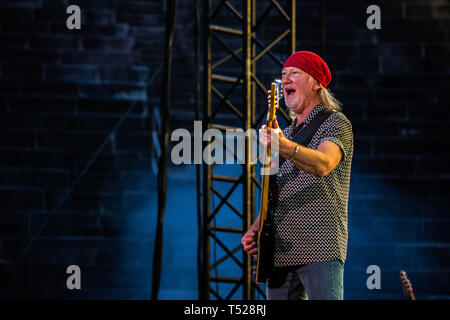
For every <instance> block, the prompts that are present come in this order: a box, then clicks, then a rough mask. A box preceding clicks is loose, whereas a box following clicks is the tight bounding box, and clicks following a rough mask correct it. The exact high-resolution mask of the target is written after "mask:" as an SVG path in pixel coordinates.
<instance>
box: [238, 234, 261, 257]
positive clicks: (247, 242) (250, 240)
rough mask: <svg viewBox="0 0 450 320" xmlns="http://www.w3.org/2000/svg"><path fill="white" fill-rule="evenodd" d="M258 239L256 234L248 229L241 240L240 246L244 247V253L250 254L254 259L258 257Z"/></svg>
mask: <svg viewBox="0 0 450 320" xmlns="http://www.w3.org/2000/svg"><path fill="white" fill-rule="evenodd" d="M257 239H258V232H256V231H254V230H253V229H251V228H250V229H249V230H248V231H247V232H246V233H245V234H244V236H243V237H242V239H241V242H242V246H243V247H244V251H245V252H247V253H248V254H251V255H252V256H254V257H257V256H258V253H257V249H258V248H257V247H256V241H257Z"/></svg>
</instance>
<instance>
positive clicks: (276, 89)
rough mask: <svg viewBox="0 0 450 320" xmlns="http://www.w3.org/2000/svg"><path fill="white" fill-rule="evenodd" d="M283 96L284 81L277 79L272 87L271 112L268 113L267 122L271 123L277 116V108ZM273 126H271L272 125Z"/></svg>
mask: <svg viewBox="0 0 450 320" xmlns="http://www.w3.org/2000/svg"><path fill="white" fill-rule="evenodd" d="M282 98H283V91H282V82H281V80H280V79H275V80H274V81H273V82H272V85H271V87H270V100H269V112H268V113H267V123H268V124H269V123H271V122H272V120H273V118H274V117H275V113H276V111H277V109H278V108H279V107H280V100H281V99H282ZM270 127H271V126H270Z"/></svg>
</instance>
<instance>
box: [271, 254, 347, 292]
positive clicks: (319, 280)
mask: <svg viewBox="0 0 450 320" xmlns="http://www.w3.org/2000/svg"><path fill="white" fill-rule="evenodd" d="M343 298H344V265H343V264H342V262H341V261H340V260H331V261H323V262H314V263H309V264H305V265H301V266H296V267H290V268H277V269H275V271H274V274H273V275H272V277H270V279H269V281H268V284H267V299H268V300H299V299H301V300H307V299H308V300H342V299H343Z"/></svg>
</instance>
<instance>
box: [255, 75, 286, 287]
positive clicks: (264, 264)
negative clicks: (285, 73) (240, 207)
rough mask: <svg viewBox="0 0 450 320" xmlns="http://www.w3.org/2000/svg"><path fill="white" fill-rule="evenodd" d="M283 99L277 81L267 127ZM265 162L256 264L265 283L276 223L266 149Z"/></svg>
mask: <svg viewBox="0 0 450 320" xmlns="http://www.w3.org/2000/svg"><path fill="white" fill-rule="evenodd" d="M280 97H281V81H280V80H275V81H274V82H272V86H271V97H270V105H269V112H268V114H267V127H268V128H273V121H274V120H275V113H276V109H277V108H278V106H279V99H280ZM264 155H265V158H264V160H263V162H262V163H263V169H262V171H263V177H262V187H261V197H260V206H259V216H260V227H259V232H258V258H257V263H256V282H257V283H265V282H266V280H267V279H268V278H269V276H270V274H271V272H272V269H273V255H274V233H275V230H274V222H273V217H272V213H271V210H269V209H270V207H269V189H270V179H271V177H272V176H271V175H270V165H271V150H270V148H267V149H266V152H265V154H264Z"/></svg>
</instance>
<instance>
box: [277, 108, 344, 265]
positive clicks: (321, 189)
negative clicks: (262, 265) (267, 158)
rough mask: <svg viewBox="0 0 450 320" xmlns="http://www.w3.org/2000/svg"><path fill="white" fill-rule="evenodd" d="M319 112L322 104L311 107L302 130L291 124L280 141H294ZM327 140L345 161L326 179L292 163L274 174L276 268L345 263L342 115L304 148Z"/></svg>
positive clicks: (326, 123) (336, 114)
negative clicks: (339, 151)
mask: <svg viewBox="0 0 450 320" xmlns="http://www.w3.org/2000/svg"><path fill="white" fill-rule="evenodd" d="M323 109H324V107H323V106H322V105H320V104H319V105H317V106H315V107H314V108H313V109H312V110H311V112H310V114H309V115H308V116H307V118H306V119H305V120H304V121H303V122H302V123H301V124H299V125H298V126H296V123H295V122H294V123H292V124H291V125H290V126H288V127H287V128H285V129H284V130H283V133H284V135H285V136H286V137H287V138H288V139H290V140H292V139H293V138H294V136H295V135H296V134H297V133H298V132H299V131H300V130H301V129H302V128H303V127H304V126H305V125H307V124H308V123H309V122H310V121H311V120H312V119H313V118H314V117H315V116H317V114H319V112H320V111H322V110H323ZM326 140H327V141H332V142H334V143H335V144H337V145H338V146H339V148H340V149H341V150H342V152H343V158H342V160H341V162H340V163H339V164H338V165H337V166H336V168H334V169H333V170H332V171H331V172H330V173H328V174H327V175H326V176H325V177H322V178H320V177H317V176H314V175H312V174H310V173H308V172H306V171H304V170H302V169H299V168H297V167H296V166H294V165H293V164H292V163H291V162H290V161H284V162H283V163H282V165H281V166H280V168H279V169H278V172H277V177H276V183H277V188H276V190H275V191H274V194H273V197H274V198H273V200H274V201H273V203H272V204H273V217H274V224H275V255H274V266H275V267H287V266H296V265H302V264H307V263H312V262H320V261H327V260H335V259H338V260H340V261H342V263H344V262H345V259H346V254H347V239H348V231H347V210H348V198H349V188H350V170H351V163H352V157H353V132H352V125H351V123H350V121H349V120H348V119H347V118H346V116H345V115H344V114H343V113H342V112H339V111H336V112H333V113H332V114H331V115H330V116H329V117H328V118H327V119H326V120H325V121H324V122H323V123H322V124H321V125H320V127H319V128H318V129H317V131H316V132H315V134H314V135H313V137H312V139H311V140H310V141H309V143H308V144H307V145H306V146H305V147H308V148H311V149H317V147H318V146H319V144H320V143H321V142H323V141H326Z"/></svg>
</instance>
